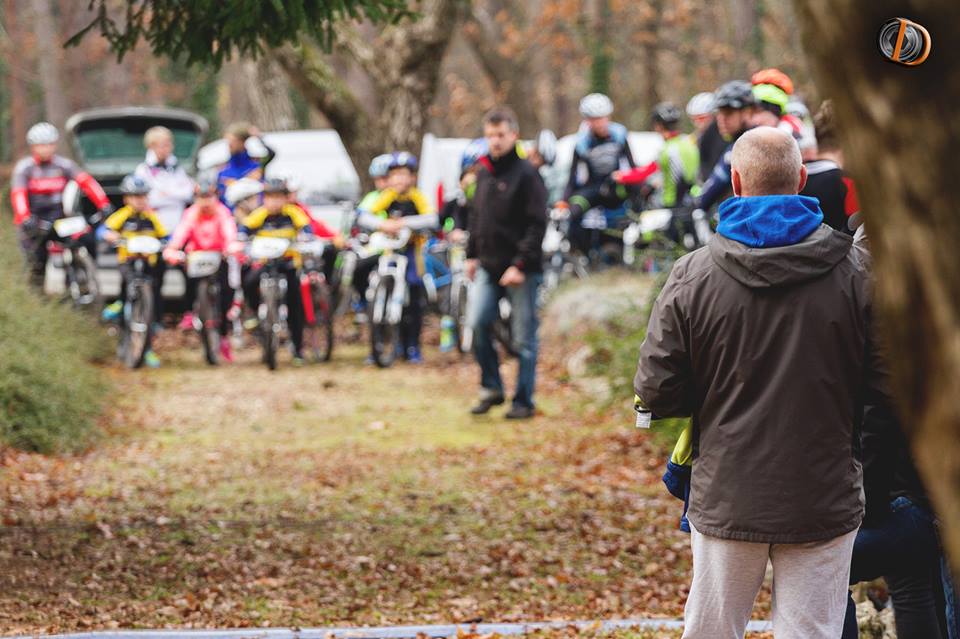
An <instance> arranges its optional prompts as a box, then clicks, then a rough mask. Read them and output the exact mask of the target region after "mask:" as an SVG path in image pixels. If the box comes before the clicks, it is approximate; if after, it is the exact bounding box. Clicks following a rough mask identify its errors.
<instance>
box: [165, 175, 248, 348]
mask: <svg viewBox="0 0 960 639" xmlns="http://www.w3.org/2000/svg"><path fill="white" fill-rule="evenodd" d="M194 193H195V199H194V203H193V206H191V207H190V208H188V209H187V210H186V211H184V213H183V218H182V219H181V220H180V224H179V225H178V226H177V228H176V230H175V231H174V233H173V237H172V238H171V240H170V243H169V244H167V248H166V249H164V251H163V257H164V259H165V260H166V261H167V263H168V264H171V265H173V264H177V263H179V262H181V261H182V260H183V256H182V255H181V252H182V251H185V252H187V253H192V252H194V251H215V252H217V253H220V254H222V255H226V254H227V251H228V250H229V248H230V245H231V244H232V243H233V242H234V241H235V240H236V238H237V224H236V222H234V220H233V213H231V212H230V209H228V208H227V207H226V206H224V205H223V204H222V203H221V202H220V199H219V197H218V191H217V183H216V181H214V180H212V179H201V180H200V181H199V182H198V183H197V186H196V189H195V191H194ZM228 272H229V269H228V265H227V261H226V259H224V260H222V261H221V262H220V271H219V273H218V274H217V279H218V281H219V284H220V300H219V303H220V304H219V306H220V326H219V327H218V328H219V329H220V337H221V338H225V337H226V336H227V331H228V329H229V326H230V325H229V322H227V321H226V319H225V318H226V316H227V312H228V311H229V310H230V305H231V304H232V303H233V289H232V288H231V287H230V282H229V277H228ZM198 283H199V280H197V279H196V278H189V277H188V278H187V291H186V295H185V296H184V301H185V302H186V304H187V312H186V313H184V315H183V321H182V322H181V325H186V326H190V327H192V326H193V312H192V309H193V305H194V303H195V302H196V299H197V284H198ZM220 356H221V357H222V358H223V359H224V360H225V361H227V362H232V361H233V353H232V351H231V349H230V340H228V339H221V340H220Z"/></svg>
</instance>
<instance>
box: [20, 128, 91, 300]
mask: <svg viewBox="0 0 960 639" xmlns="http://www.w3.org/2000/svg"><path fill="white" fill-rule="evenodd" d="M59 140H60V132H59V131H57V127H55V126H53V125H52V124H50V123H49V122H39V123H37V124H34V125H33V126H32V127H30V130H29V131H27V144H29V145H30V156H29V157H25V158H23V159H21V160H20V161H19V162H17V164H16V166H15V167H14V169H13V175H12V177H11V185H10V186H11V189H10V203H11V204H12V206H13V223H14V224H15V225H16V226H17V227H18V231H17V232H18V236H19V240H20V248H21V250H22V251H23V254H24V257H25V259H26V261H27V265H28V267H29V270H30V281H31V282H32V283H33V285H34V286H36V287H37V288H40V289H42V288H43V280H44V275H45V273H46V268H47V239H48V238H49V233H50V232H51V231H49V230H47V227H49V225H51V224H52V223H53V222H54V221H56V220H58V219H59V218H61V217H63V215H64V211H63V189H64V187H66V185H67V183H68V182H69V181H71V180H73V181H74V182H76V183H77V186H79V187H80V188H81V189H82V190H83V192H84V193H86V195H87V197H88V198H89V199H90V201H91V202H93V204H94V206H96V207H97V209H98V210H99V211H100V216H101V217H102V216H103V215H106V214H107V213H108V212H109V209H110V200H108V199H107V195H106V193H104V192H103V189H102V188H101V187H100V185H99V184H98V183H97V181H96V180H94V179H93V178H92V177H91V176H90V174H89V173H86V172H85V171H81V170H80V168H79V167H78V166H77V165H76V164H74V163H73V161H72V160H69V159H67V158H65V157H62V156H60V155H57V142H58V141H59ZM87 250H88V251H89V252H90V254H91V255H96V242H94V241H93V240H92V237H91V239H90V242H89V244H88V246H87Z"/></svg>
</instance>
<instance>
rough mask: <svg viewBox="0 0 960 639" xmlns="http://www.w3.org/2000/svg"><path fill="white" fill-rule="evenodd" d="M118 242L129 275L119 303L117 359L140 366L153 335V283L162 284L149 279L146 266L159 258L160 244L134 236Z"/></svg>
mask: <svg viewBox="0 0 960 639" xmlns="http://www.w3.org/2000/svg"><path fill="white" fill-rule="evenodd" d="M121 244H122V245H123V246H124V247H125V249H126V252H127V261H126V265H127V266H128V267H129V268H130V277H129V280H128V281H127V282H126V289H125V290H126V300H125V302H124V305H123V327H122V332H121V337H120V359H121V360H122V361H123V363H124V364H125V365H126V366H127V367H128V368H140V367H141V366H143V360H144V356H146V354H147V346H148V345H149V344H150V338H151V336H152V334H153V319H154V317H153V316H154V286H160V285H161V284H162V282H159V283H156V282H154V281H153V276H152V275H151V274H150V272H149V270H148V268H149V266H150V263H151V261H152V260H156V259H159V255H160V251H161V249H162V248H163V243H162V242H161V241H160V240H158V239H157V238H155V237H150V236H147V235H136V236H133V237H130V238H128V239H126V240H125V241H122V242H121Z"/></svg>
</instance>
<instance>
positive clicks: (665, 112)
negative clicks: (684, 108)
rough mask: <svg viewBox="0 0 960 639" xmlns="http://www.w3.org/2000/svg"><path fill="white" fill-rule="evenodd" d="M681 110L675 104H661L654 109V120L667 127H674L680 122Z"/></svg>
mask: <svg viewBox="0 0 960 639" xmlns="http://www.w3.org/2000/svg"><path fill="white" fill-rule="evenodd" d="M680 116H681V114H680V109H679V108H678V107H677V105H675V104H674V103H673V102H661V103H660V104H658V105H657V106H655V107H653V116H652V118H651V119H652V120H653V122H654V123H657V122H659V123H660V124H663V125H665V126H672V125H674V124H676V123H677V122H679V121H680Z"/></svg>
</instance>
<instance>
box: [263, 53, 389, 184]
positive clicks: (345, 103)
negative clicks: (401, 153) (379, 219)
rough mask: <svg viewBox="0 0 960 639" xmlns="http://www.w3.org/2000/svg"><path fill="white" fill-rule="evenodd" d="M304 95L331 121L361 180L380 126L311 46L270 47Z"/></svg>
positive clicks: (375, 144)
mask: <svg viewBox="0 0 960 639" xmlns="http://www.w3.org/2000/svg"><path fill="white" fill-rule="evenodd" d="M269 55H270V56H271V57H272V58H273V59H274V60H276V62H277V63H278V64H279V65H280V67H281V68H282V69H283V70H284V71H285V72H286V74H287V75H288V76H289V77H290V81H291V82H292V83H293V85H294V86H295V87H296V88H297V89H298V90H299V91H300V92H301V93H303V96H304V97H305V98H306V99H307V101H308V102H310V103H311V104H312V105H313V106H314V107H316V108H317V110H319V111H320V112H321V113H322V114H323V115H324V116H325V117H326V118H327V120H329V121H330V125H331V126H332V127H333V128H334V129H335V130H336V131H337V133H338V134H339V135H340V139H341V141H342V142H343V146H344V147H345V148H346V150H347V153H348V154H349V155H350V159H351V161H352V162H353V165H354V168H356V169H357V173H358V174H359V175H360V179H361V180H362V181H363V180H365V177H366V166H367V164H368V163H369V162H370V160H371V159H372V158H373V156H374V155H376V153H377V152H378V151H377V148H378V144H379V141H380V140H382V139H383V129H382V125H381V123H380V122H379V121H377V120H375V119H373V118H371V117H370V116H369V115H368V113H367V111H366V110H365V109H364V107H363V105H362V104H361V103H360V101H359V100H357V97H356V96H355V95H354V94H353V92H352V91H351V90H350V88H349V87H348V86H347V85H346V83H344V81H343V80H342V79H340V77H339V76H338V75H337V74H336V72H334V70H333V69H332V68H331V67H330V66H329V65H328V64H327V63H326V61H324V60H323V57H322V55H321V53H320V52H319V51H318V50H317V49H316V48H314V47H313V46H311V45H309V44H307V43H303V42H301V43H300V44H297V45H285V46H283V47H280V48H277V49H273V50H272V51H271V52H270V54H269Z"/></svg>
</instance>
